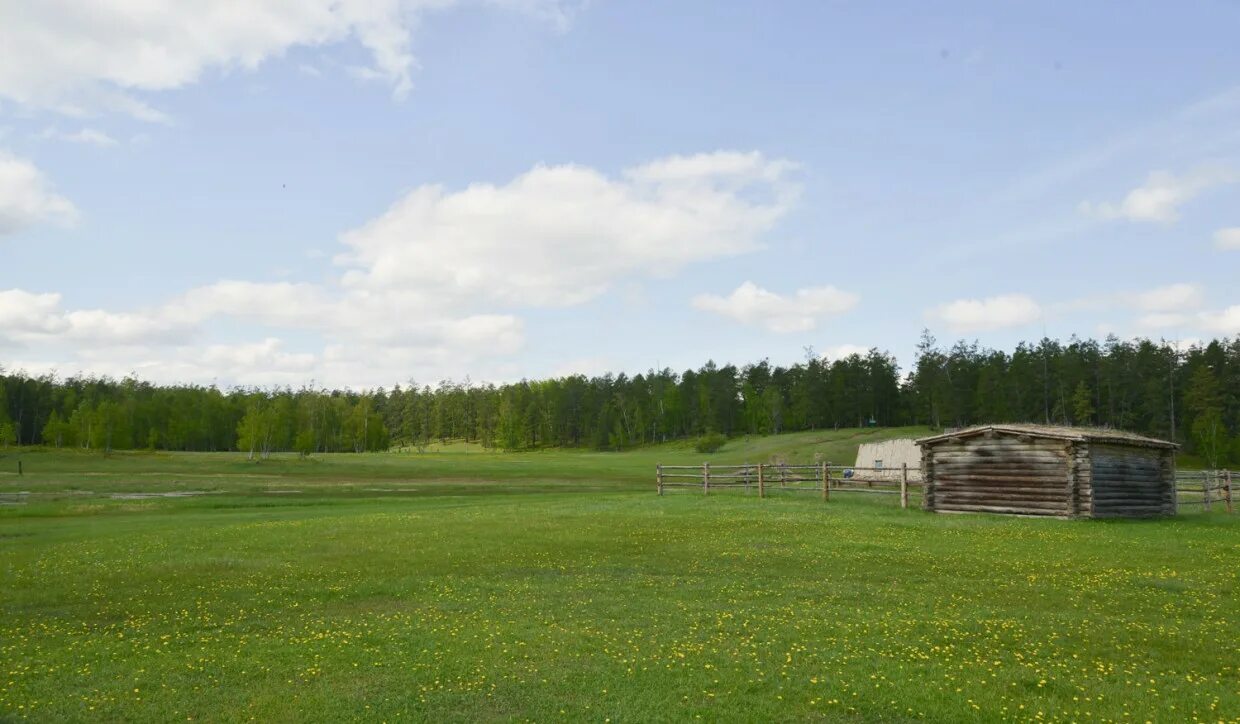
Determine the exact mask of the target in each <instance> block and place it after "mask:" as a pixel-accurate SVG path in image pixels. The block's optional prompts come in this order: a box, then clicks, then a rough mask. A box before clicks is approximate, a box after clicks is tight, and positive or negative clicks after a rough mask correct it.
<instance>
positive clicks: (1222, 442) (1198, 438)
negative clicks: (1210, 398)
mask: <svg viewBox="0 0 1240 724" xmlns="http://www.w3.org/2000/svg"><path fill="white" fill-rule="evenodd" d="M1192 435H1193V444H1194V446H1195V447H1196V449H1197V452H1198V453H1199V454H1200V455H1201V457H1202V458H1203V459H1204V460H1205V462H1206V464H1207V465H1209V466H1210V467H1211V468H1217V467H1218V466H1219V462H1220V461H1225V460H1226V458H1227V457H1228V454H1227V453H1228V451H1227V447H1228V436H1227V428H1226V427H1224V426H1223V413H1222V412H1221V411H1220V410H1219V409H1218V408H1213V407H1212V408H1210V409H1208V410H1206V411H1205V412H1203V413H1201V414H1199V415H1197V417H1196V419H1194V420H1193V428H1192Z"/></svg>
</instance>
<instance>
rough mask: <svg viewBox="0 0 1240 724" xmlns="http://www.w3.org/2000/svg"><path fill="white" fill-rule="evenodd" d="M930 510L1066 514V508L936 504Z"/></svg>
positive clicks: (1011, 513) (1012, 513) (1013, 513)
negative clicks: (1044, 508)
mask: <svg viewBox="0 0 1240 724" xmlns="http://www.w3.org/2000/svg"><path fill="white" fill-rule="evenodd" d="M930 509H931V510H942V511H945V512H960V513H1005V514H1008V515H1058V516H1066V515H1067V514H1068V509H1067V507H1062V508H1059V509H1057V510H1050V509H1046V510H1043V509H1034V508H1028V507H1012V506H1005V505H966V504H963V503H957V504H953V505H940V504H938V503H937V502H936V503H935V504H934V505H932V506H931V508H930Z"/></svg>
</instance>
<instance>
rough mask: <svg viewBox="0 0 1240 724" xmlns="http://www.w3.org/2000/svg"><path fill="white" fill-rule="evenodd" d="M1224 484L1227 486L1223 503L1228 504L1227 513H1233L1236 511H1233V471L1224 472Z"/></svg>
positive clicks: (1224, 490) (1224, 489)
mask: <svg viewBox="0 0 1240 724" xmlns="http://www.w3.org/2000/svg"><path fill="white" fill-rule="evenodd" d="M1223 484H1224V485H1226V486H1227V487H1225V488H1223V501H1224V502H1226V503H1227V512H1228V513H1232V512H1234V511H1233V510H1232V509H1231V471H1230V470H1224V471H1223Z"/></svg>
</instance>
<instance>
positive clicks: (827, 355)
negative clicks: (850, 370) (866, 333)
mask: <svg viewBox="0 0 1240 724" xmlns="http://www.w3.org/2000/svg"><path fill="white" fill-rule="evenodd" d="M869 353H870V348H869V347H865V346H863V345H859V344H837V345H832V346H830V347H827V349H826V351H824V352H823V353H822V358H823V359H824V360H827V361H829V362H834V361H836V360H842V359H847V358H848V357H852V356H853V355H858V356H861V357H865V356H866V355H868V354H869Z"/></svg>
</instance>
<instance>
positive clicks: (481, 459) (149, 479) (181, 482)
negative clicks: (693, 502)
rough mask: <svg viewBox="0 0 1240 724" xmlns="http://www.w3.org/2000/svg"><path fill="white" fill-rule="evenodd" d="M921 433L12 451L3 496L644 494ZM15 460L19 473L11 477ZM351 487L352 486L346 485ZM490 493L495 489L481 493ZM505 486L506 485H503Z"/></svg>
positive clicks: (836, 455) (2, 474)
mask: <svg viewBox="0 0 1240 724" xmlns="http://www.w3.org/2000/svg"><path fill="white" fill-rule="evenodd" d="M924 433H925V428H892V429H872V430H838V431H832V430H827V431H819V432H802V433H793V434H788V435H777V436H771V437H753V438H740V439H736V440H732V441H730V442H729V443H728V444H727V445H726V446H724V448H723V449H722V450H720V451H719V452H717V453H713V454H710V455H703V454H701V453H698V452H695V451H694V450H693V446H692V444H691V443H687V442H675V443H668V444H664V445H652V446H648V447H643V448H639V449H636V450H632V451H628V452H624V453H614V452H594V451H588V450H541V451H536V452H525V453H499V452H483V451H481V450H480V449H479V448H477V447H476V446H466V445H459V446H448V447H446V448H444V449H442V450H436V451H428V452H426V453H416V452H405V453H384V454H362V455H347V454H336V455H319V456H314V457H312V458H310V459H307V460H301V459H298V457H297V456H296V455H291V454H279V455H275V456H273V457H272V458H271V459H270V460H265V461H261V462H254V461H248V460H247V459H246V456H245V455H244V454H242V453H153V452H118V453H114V454H112V455H111V456H109V457H106V458H105V457H104V456H102V455H100V454H99V453H96V452H86V451H80V450H47V449H40V450H26V451H22V452H20V454H18V453H16V452H13V451H10V452H9V453H8V454H7V455H5V456H3V457H0V492H13V491H19V490H26V491H32V492H48V491H60V490H66V489H70V488H75V489H79V490H91V491H102V490H106V491H108V492H124V491H147V490H210V491H228V492H260V491H263V490H267V489H279V488H297V489H302V490H306V491H314V492H321V493H340V492H342V491H351V492H352V493H366V492H374V491H368V490H366V488H373V487H375V486H376V484H378V483H382V484H385V485H389V486H394V485H395V484H399V483H408V484H413V485H415V486H416V485H418V484H422V485H424V486H425V488H424V489H427V490H430V489H435V488H437V486H438V484H439V483H442V482H445V481H447V482H465V481H470V482H475V483H499V484H508V483H514V482H516V483H523V484H524V485H523V486H521V488H520V489H521V490H544V489H557V488H558V489H563V488H564V487H565V486H567V487H570V488H572V489H580V488H583V487H591V488H607V489H614V488H616V487H626V488H641V489H649V488H651V487H653V485H654V468H655V465H656V464H658V463H664V464H698V463H701V462H703V461H707V460H709V461H710V462H712V463H717V464H733V463H743V462H760V461H771V460H775V459H782V460H785V461H787V462H812V461H813V460H814V459H815V456H816V455H817V456H821V458H822V459H825V460H829V461H837V462H841V463H852V461H853V460H854V459H855V458H856V454H857V446H858V445H859V444H860V443H862V442H867V441H873V440H885V439H889V438H892V437H910V436H916V435H920V434H924ZM19 457H20V459H21V460H22V464H23V468H24V471H25V475H24V476H23V477H21V478H18V477H17V475H16V467H17V465H16V462H17V459H18V458H19ZM350 486H351V487H350ZM481 487H482V489H483V490H486V491H488V492H491V491H494V490H495V489H496V488H497V487H504V486H495V485H483V486H481ZM507 487H508V488H511V486H507Z"/></svg>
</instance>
